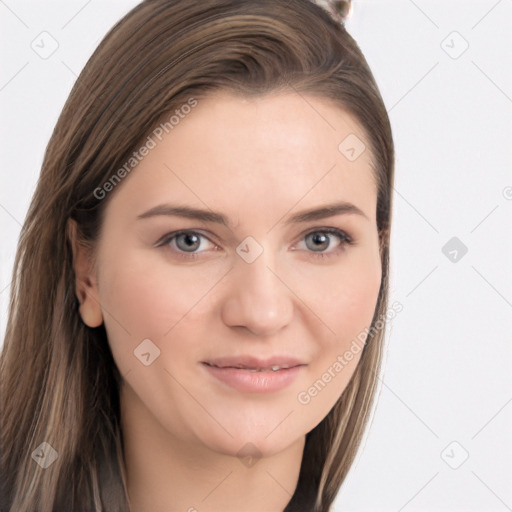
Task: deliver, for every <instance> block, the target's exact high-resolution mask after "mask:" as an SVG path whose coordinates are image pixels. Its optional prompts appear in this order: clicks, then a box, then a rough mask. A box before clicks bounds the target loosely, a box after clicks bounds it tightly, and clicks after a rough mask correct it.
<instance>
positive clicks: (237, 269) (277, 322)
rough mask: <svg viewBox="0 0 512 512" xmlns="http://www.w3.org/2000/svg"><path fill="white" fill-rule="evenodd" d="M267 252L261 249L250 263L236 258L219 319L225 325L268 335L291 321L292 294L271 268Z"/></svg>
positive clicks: (260, 334)
mask: <svg viewBox="0 0 512 512" xmlns="http://www.w3.org/2000/svg"><path fill="white" fill-rule="evenodd" d="M269 254H270V252H267V251H266V250H264V251H263V253H262V254H261V255H260V256H259V257H258V258H257V259H256V260H255V261H253V262H252V263H247V262H246V261H244V260H243V259H242V258H237V259H236V261H235V264H234V268H233V270H232V271H231V272H230V273H229V279H230V284H229V289H228V292H227V296H226V298H225V300H224V302H223V305H222V319H223V322H224V323H225V324H226V325H227V326H229V327H243V328H246V329H248V330H249V331H250V332H251V333H253V334H254V335H257V336H271V335H273V334H276V333H278V332H279V331H280V330H281V329H283V328H284V327H285V326H286V325H288V324H289V323H290V322H291V319H292V317H293V293H292V292H291V290H290V289H289V288H288V287H287V286H286V281H285V280H284V279H283V278H282V277H281V276H279V274H278V273H277V272H276V271H275V270H273V268H274V267H275V265H273V264H272V263H273V258H271V257H270V256H269ZM269 267H270V268H269Z"/></svg>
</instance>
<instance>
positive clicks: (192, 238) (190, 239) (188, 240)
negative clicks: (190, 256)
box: [178, 233, 199, 250]
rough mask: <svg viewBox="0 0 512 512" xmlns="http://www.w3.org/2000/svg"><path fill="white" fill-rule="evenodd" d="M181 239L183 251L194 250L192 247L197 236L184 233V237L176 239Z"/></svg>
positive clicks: (195, 243)
mask: <svg viewBox="0 0 512 512" xmlns="http://www.w3.org/2000/svg"><path fill="white" fill-rule="evenodd" d="M180 238H181V239H182V240H185V244H184V246H185V250H186V249H191V248H192V249H196V248H197V247H192V246H194V245H197V241H198V238H199V237H198V236H197V235H194V234H192V233H185V234H184V235H181V237H179V238H178V240H179V239H180Z"/></svg>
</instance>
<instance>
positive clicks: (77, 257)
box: [66, 218, 103, 327]
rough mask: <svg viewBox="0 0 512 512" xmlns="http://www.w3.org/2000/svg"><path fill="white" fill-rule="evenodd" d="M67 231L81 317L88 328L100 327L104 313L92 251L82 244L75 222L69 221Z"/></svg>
mask: <svg viewBox="0 0 512 512" xmlns="http://www.w3.org/2000/svg"><path fill="white" fill-rule="evenodd" d="M66 230H67V236H68V240H69V243H70V245H71V249H72V253H73V269H74V273H75V294H76V297H77V299H78V302H79V303H80V307H79V312H80V316H81V317H82V321H83V322H84V324H86V325H87V326H89V327H99V326H100V325H101V324H102V323H103V313H102V310H101V304H100V300H99V294H98V285H97V281H96V276H95V275H94V266H93V264H92V261H91V251H90V249H89V248H88V247H86V246H85V245H84V244H83V243H80V241H79V235H78V226H77V224H76V221H75V220H73V219H71V218H70V219H68V222H67V227H66Z"/></svg>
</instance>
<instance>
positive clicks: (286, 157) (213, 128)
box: [113, 92, 376, 217]
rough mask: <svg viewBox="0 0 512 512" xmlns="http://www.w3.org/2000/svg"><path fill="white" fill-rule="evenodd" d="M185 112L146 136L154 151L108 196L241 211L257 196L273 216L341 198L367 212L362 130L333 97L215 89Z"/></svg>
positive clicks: (138, 204) (369, 186)
mask: <svg viewBox="0 0 512 512" xmlns="http://www.w3.org/2000/svg"><path fill="white" fill-rule="evenodd" d="M186 112H188V113H187V114H186V115H183V114H182V115H181V116H180V117H179V122H177V123H176V122H175V124H173V126H172V129H168V130H167V132H168V133H166V131H164V132H163V136H162V135H161V136H160V138H157V137H155V136H154V135H153V136H152V139H153V140H154V142H155V145H154V148H153V149H151V151H149V153H148V154H147V156H145V157H144V158H143V159H141V161H140V162H139V163H138V164H137V166H136V168H135V169H134V170H133V171H132V173H131V174H130V176H129V177H128V178H126V180H125V183H123V184H122V187H120V188H121V189H124V190H119V191H117V192H118V194H116V195H118V196H119V199H117V198H114V199H115V201H113V202H117V201H120V202H122V201H123V200H125V201H128V199H129V200H130V203H131V205H132V207H135V208H138V209H140V208H143V207H145V206H154V204H149V203H157V202H165V201H166V200H167V201H170V200H176V199H180V200H182V201H183V202H184V203H187V204H191V203H193V204H194V205H196V206H203V207H204V206H205V205H208V206H209V205H212V206H214V207H215V209H216V210H219V209H225V210H226V212H227V213H228V214H229V213H230V211H229V210H230V209H231V210H232V211H233V210H238V212H240V213H242V211H244V210H245V211H246V212H247V213H248V214H250V212H251V206H253V207H254V208H256V207H257V206H258V201H259V203H260V210H261V206H262V204H263V203H262V201H264V204H265V207H266V208H267V209H269V210H272V211H273V214H274V215H275V214H277V213H278V212H279V211H282V210H283V209H290V208H291V207H292V206H293V205H294V204H295V203H297V202H299V201H300V202H301V206H302V207H303V208H306V207H308V206H311V205H314V206H316V205H317V204H319V203H321V202H330V201H334V200H339V199H345V200H351V201H352V202H355V201H358V202H359V203H360V205H361V206H360V207H361V208H366V213H367V214H368V216H370V217H371V216H374V213H375V204H374V203H375V202H376V184H375V181H374V175H373V170H372V157H371V154H370V151H369V148H368V143H367V140H366V136H365V133H364V131H363V130H362V128H361V127H360V125H359V123H358V122H357V121H356V120H355V119H354V118H353V116H351V115H350V114H348V113H347V112H346V111H344V110H342V109H341V108H340V107H339V106H338V105H336V104H335V103H334V102H333V101H331V100H328V99H324V98H318V97H314V96H307V95H304V94H298V93H282V94H270V95H266V96H258V97H252V98H246V97H241V96H234V95H232V94H229V93H226V92H220V93H219V92H217V93H215V94H212V95H209V96H207V97H204V98H197V105H196V106H195V107H194V108H193V109H187V110H186ZM176 119H177V118H176ZM168 128H169V126H168ZM160 131H162V130H160ZM150 136H151V135H150ZM365 148H366V149H365ZM347 150H348V152H347ZM354 156H355V157H356V158H354ZM135 192H136V193H135ZM127 196H131V197H130V198H128V197H127ZM123 198H124V199H123Z"/></svg>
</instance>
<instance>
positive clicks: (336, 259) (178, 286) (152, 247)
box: [81, 93, 381, 455]
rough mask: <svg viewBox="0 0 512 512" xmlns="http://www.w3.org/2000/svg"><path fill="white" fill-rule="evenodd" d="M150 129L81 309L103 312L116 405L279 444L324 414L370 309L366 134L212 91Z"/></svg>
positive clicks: (374, 292) (166, 428) (230, 441)
mask: <svg viewBox="0 0 512 512" xmlns="http://www.w3.org/2000/svg"><path fill="white" fill-rule="evenodd" d="M348 136H350V138H349V139H347V141H345V142H344V143H343V144H342V145H341V146H340V143H342V141H344V140H345V138H346V137H348ZM356 137H357V139H356ZM154 140H155V141H156V147H153V148H152V149H151V150H150V151H149V152H148V154H147V155H146V156H145V157H144V158H143V159H142V160H141V161H140V163H139V164H138V165H137V166H136V168H135V169H134V170H133V171H132V172H131V173H130V174H129V175H128V176H127V177H126V178H125V179H124V180H123V182H122V183H121V184H119V185H117V188H116V190H115V192H111V194H112V197H109V198H108V199H109V203H108V205H107V207H106V211H105V217H104V223H103V226H102V231H101V236H100V238H99V241H98V245H97V251H96V265H95V269H94V273H93V276H92V279H90V281H89V284H88V288H87V290H86V291H87V298H86V299H85V302H84V304H83V305H82V309H81V311H82V315H83V318H84V319H85V318H89V319H94V318H97V319H98V318H101V320H100V323H101V321H104V323H105V328H106V330H107V334H108V339H109V343H110V346H111V349H112V353H113V356H114V359H115V362H116V364H117V366H118V368H119V370H120V372H121V374H122V376H123V378H124V385H123V389H122V398H121V400H122V408H124V409H125V410H130V409H131V410H133V411H135V410H136V411H138V413H137V414H138V417H139V418H144V419H143V420H142V419H141V421H144V422H145V424H146V426H148V425H150V427H148V428H151V429H154V431H155V432H156V431H158V432H160V433H165V434H166V435H167V434H168V435H170V436H172V437H173V438H174V439H176V440H177V441H179V442H180V443H182V444H183V443H188V444H189V445H195V446H201V447H206V448H208V449H210V450H212V451H215V452H220V453H225V454H232V455H235V454H237V453H238V452H239V450H240V449H241V448H242V447H243V446H244V445H246V444H247V443H252V444H251V446H254V447H255V449H257V450H258V452H259V453H261V454H262V455H270V454H275V453H278V452H279V451H280V450H284V449H285V448H286V447H288V446H290V445H291V444H292V443H293V442H296V441H297V440H300V439H301V438H303V437H304V435H305V434H306V433H307V432H309V431H310V430H312V429H313V428H314V427H315V426H316V425H317V424H318V423H319V422H320V421H321V420H322V419H323V418H324V417H325V416H326V415H327V414H328V412H329V411H330V409H331V408H332V407H333V405H334V404H335V402H336V401H337V399H338V398H339V396H340V394H341V393H342V392H343V390H344V389H345V387H346V386H347V384H348V382H349V380H350V378H351V376H352V375H353V372H354V370H355V368H356V365H357V363H358V360H359V358H360V350H359V351H356V350H354V346H355V345H354V341H355V340H357V339H358V335H359V339H361V333H362V332H364V330H365V328H369V326H370V324H371V320H372V317H373V314H374V311H375V307H376V303H377V298H378V293H379V287H380V283H381V262H380V256H379V241H378V231H377V225H376V203H377V189H376V183H375V180H374V176H373V173H372V167H371V155H370V151H369V150H364V151H363V152H362V153H361V154H360V155H359V156H357V154H358V153H359V152H360V151H361V148H362V147H363V146H361V143H365V144H366V142H364V141H365V135H364V132H363V131H362V130H361V128H360V127H359V125H358V124H357V123H356V121H355V120H354V119H353V118H352V117H351V116H349V115H348V114H347V113H346V112H344V111H342V110H340V109H339V108H338V107H337V106H336V105H335V104H333V103H331V102H329V101H328V100H324V99H319V98H316V97H313V96H300V95H297V94H293V93H289V94H281V95H269V96H265V97H260V98H257V99H242V98H239V97H235V96H231V95H229V94H227V93H216V94H215V95H211V96H209V97H207V98H205V99H199V100H198V104H197V106H196V107H195V108H194V109H193V110H192V111H191V112H190V114H188V115H187V116H186V117H184V118H183V119H180V122H179V124H176V125H175V126H174V128H173V129H172V131H169V133H168V134H165V132H164V136H163V137H162V140H161V141H160V140H158V138H154ZM354 141H355V142H354ZM367 145H368V144H366V146H367ZM351 147H353V148H355V149H354V150H351V149H350V148H351ZM340 148H341V149H340ZM354 156H357V158H355V159H354ZM339 203H344V204H343V205H342V207H341V208H340V209H338V210H336V211H335V210H331V211H330V212H328V214H325V211H324V212H323V213H324V214H323V215H322V212H319V213H318V212H317V214H316V215H315V214H310V215H300V214H303V213H304V212H311V211H316V210H321V209H322V208H325V207H326V206H327V205H335V204H336V205H337V204H339ZM173 208H187V209H194V210H204V211H205V212H206V213H208V214H209V215H210V216H209V217H206V216H205V215H202V217H201V216H197V215H195V214H192V213H191V210H186V211H185V210H182V213H183V212H188V214H187V216H183V215H178V213H179V211H176V210H173ZM221 220H223V221H224V222H221ZM100 305H101V306H100ZM95 315H96V316H95ZM94 322H95V320H90V321H89V323H90V324H92V323H94ZM96 323H98V322H96ZM359 345H361V342H359ZM347 352H351V353H352V357H351V358H350V359H349V358H348V357H345V354H346V353H347ZM342 361H343V362H342ZM270 366H274V369H273V370H272V369H269V367H270ZM236 367H240V368H238V369H237V368H236ZM283 367H289V368H283ZM255 370H258V371H255Z"/></svg>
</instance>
